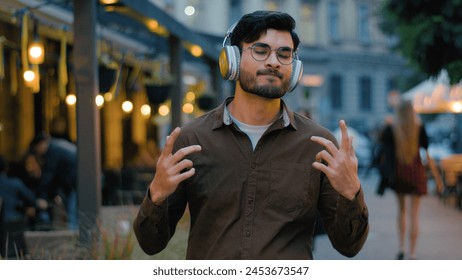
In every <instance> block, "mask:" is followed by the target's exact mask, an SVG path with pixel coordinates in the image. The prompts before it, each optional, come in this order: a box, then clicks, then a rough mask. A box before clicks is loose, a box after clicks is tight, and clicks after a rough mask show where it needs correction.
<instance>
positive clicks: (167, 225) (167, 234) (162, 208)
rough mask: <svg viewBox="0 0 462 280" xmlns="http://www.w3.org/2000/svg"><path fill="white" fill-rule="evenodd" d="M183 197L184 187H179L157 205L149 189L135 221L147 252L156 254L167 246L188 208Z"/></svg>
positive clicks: (140, 242) (136, 231)
mask: <svg viewBox="0 0 462 280" xmlns="http://www.w3.org/2000/svg"><path fill="white" fill-rule="evenodd" d="M182 197H183V196H182V189H181V188H178V189H177V191H176V192H175V193H174V194H172V195H171V196H170V197H169V198H168V199H167V200H166V201H165V202H164V203H163V204H162V205H156V204H154V203H153V202H152V201H151V199H150V193H149V189H148V191H147V193H146V196H145V197H144V199H143V202H142V203H141V206H140V208H139V210H138V214H137V216H136V217H135V220H134V222H133V230H134V232H135V236H136V238H137V240H138V244H139V245H140V247H141V249H143V251H144V252H145V253H146V254H148V255H154V254H157V253H159V252H160V251H162V250H163V249H165V247H167V244H168V242H169V241H170V238H171V237H172V236H173V234H174V233H175V229H176V225H177V223H178V221H179V220H180V218H181V217H182V216H183V213H184V211H185V209H186V200H185V199H183V198H182Z"/></svg>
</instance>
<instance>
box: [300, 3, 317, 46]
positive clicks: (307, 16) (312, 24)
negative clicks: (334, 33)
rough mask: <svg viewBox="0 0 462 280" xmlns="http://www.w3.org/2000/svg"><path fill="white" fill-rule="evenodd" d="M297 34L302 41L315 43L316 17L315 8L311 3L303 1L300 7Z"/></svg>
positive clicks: (309, 43)
mask: <svg viewBox="0 0 462 280" xmlns="http://www.w3.org/2000/svg"><path fill="white" fill-rule="evenodd" d="M300 26H301V27H302V28H299V31H298V32H299V35H300V39H301V40H302V42H303V43H305V44H308V45H316V43H317V41H316V30H317V28H316V18H315V8H314V6H313V5H312V4H308V3H303V4H302V5H301V7H300Z"/></svg>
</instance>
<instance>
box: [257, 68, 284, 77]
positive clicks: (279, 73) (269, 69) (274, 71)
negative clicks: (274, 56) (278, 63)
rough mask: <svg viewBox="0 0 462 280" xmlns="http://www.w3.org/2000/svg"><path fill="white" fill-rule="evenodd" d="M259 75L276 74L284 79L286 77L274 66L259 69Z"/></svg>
mask: <svg viewBox="0 0 462 280" xmlns="http://www.w3.org/2000/svg"><path fill="white" fill-rule="evenodd" d="M257 75H274V76H276V77H278V78H280V79H282V78H283V77H284V75H282V74H281V72H279V71H278V70H276V69H272V68H267V69H264V70H259V71H257Z"/></svg>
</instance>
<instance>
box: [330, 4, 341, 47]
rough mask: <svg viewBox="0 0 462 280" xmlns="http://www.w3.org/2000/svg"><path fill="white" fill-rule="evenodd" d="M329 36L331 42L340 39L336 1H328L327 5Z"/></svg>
mask: <svg viewBox="0 0 462 280" xmlns="http://www.w3.org/2000/svg"><path fill="white" fill-rule="evenodd" d="M328 13H329V14H328V19H329V23H328V24H329V38H330V40H331V41H332V42H338V41H339V40H340V30H339V28H340V15H339V5H338V3H337V2H336V1H330V2H329V7H328Z"/></svg>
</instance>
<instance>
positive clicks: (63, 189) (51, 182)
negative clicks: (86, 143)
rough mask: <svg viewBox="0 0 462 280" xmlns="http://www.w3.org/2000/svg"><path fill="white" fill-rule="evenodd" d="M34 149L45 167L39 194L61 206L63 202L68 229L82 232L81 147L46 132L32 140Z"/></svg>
mask: <svg viewBox="0 0 462 280" xmlns="http://www.w3.org/2000/svg"><path fill="white" fill-rule="evenodd" d="M30 150H31V152H32V153H33V154H34V155H35V156H36V157H37V159H38V162H39V163H40V167H41V173H40V179H39V184H38V186H37V193H38V194H37V195H38V196H39V197H41V198H45V199H47V200H48V201H50V202H51V201H53V202H54V203H57V204H59V203H61V202H63V203H64V207H65V209H66V214H67V224H68V228H69V229H71V230H76V229H78V221H77V219H78V212H77V185H76V183H77V146H76V145H75V144H74V143H72V142H69V141H67V140H65V139H60V138H54V137H50V136H49V135H46V134H43V133H42V134H39V135H37V136H36V137H35V138H34V139H33V140H32V142H31V144H30ZM44 218H45V219H46V217H44ZM49 219H50V220H51V218H49Z"/></svg>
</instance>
